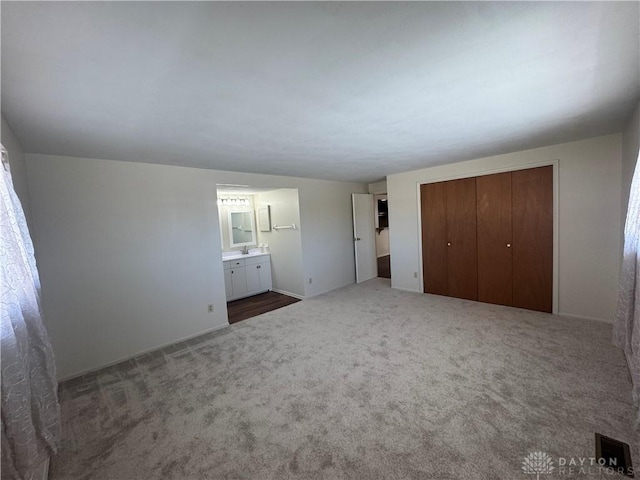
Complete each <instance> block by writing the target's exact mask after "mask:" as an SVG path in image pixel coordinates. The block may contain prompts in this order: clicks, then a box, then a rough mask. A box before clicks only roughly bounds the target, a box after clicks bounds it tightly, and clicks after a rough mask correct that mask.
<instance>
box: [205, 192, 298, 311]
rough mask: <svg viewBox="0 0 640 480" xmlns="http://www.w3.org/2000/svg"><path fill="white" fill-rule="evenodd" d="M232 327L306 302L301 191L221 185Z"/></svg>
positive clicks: (220, 209) (220, 211) (224, 258)
mask: <svg viewBox="0 0 640 480" xmlns="http://www.w3.org/2000/svg"><path fill="white" fill-rule="evenodd" d="M217 197H218V218H219V222H220V235H221V245H222V264H223V269H224V279H225V291H226V297H227V314H228V320H229V323H235V322H236V321H240V320H244V319H246V318H250V317H253V316H256V315H259V314H262V313H265V312H268V311H271V310H275V309H277V308H281V307H284V306H286V305H290V304H292V303H295V302H297V301H299V300H300V299H302V298H303V297H304V271H303V262H302V241H301V235H300V204H299V195H298V189H295V188H274V187H253V186H248V185H229V184H225V185H222V184H219V185H217Z"/></svg>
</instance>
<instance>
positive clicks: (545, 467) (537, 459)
mask: <svg viewBox="0 0 640 480" xmlns="http://www.w3.org/2000/svg"><path fill="white" fill-rule="evenodd" d="M554 468H555V467H554V466H553V460H552V459H551V457H550V456H549V454H548V453H545V452H531V453H529V455H527V456H526V457H524V460H523V461H522V471H523V472H524V473H526V474H530V475H535V476H536V480H540V474H543V475H546V474H550V473H553V470H554Z"/></svg>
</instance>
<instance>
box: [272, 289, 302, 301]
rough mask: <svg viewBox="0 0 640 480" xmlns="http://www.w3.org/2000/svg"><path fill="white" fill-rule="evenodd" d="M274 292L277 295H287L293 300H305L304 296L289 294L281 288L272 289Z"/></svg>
mask: <svg viewBox="0 0 640 480" xmlns="http://www.w3.org/2000/svg"><path fill="white" fill-rule="evenodd" d="M271 291H272V292H276V293H281V294H282V295H287V296H289V297H293V298H297V299H300V300H304V299H305V297H304V296H302V295H298V294H297V293H291V292H287V291H286V290H280V289H279V288H272V289H271Z"/></svg>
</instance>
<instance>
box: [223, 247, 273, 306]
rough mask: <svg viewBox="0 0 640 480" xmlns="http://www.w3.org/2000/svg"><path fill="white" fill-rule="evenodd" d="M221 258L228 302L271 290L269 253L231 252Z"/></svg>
mask: <svg viewBox="0 0 640 480" xmlns="http://www.w3.org/2000/svg"><path fill="white" fill-rule="evenodd" d="M222 260H223V261H222V264H223V265H224V285H225V290H226V292H227V301H228V302H229V301H231V300H237V299H239V298H244V297H250V296H251V295H256V294H258V293H263V292H268V291H269V290H271V288H272V283H271V255H270V254H268V253H249V254H247V255H242V254H238V253H237V252H233V254H232V255H226V256H225V255H223V257H222Z"/></svg>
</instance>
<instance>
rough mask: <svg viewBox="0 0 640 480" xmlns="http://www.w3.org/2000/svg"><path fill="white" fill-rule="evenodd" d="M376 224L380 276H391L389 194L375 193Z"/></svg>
mask: <svg viewBox="0 0 640 480" xmlns="http://www.w3.org/2000/svg"><path fill="white" fill-rule="evenodd" d="M373 198H374V204H375V225H376V257H377V263H378V277H382V278H391V251H390V249H389V207H388V204H387V194H386V193H384V194H376V195H374V197H373Z"/></svg>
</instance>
